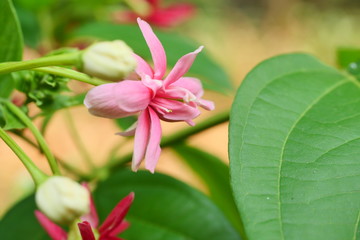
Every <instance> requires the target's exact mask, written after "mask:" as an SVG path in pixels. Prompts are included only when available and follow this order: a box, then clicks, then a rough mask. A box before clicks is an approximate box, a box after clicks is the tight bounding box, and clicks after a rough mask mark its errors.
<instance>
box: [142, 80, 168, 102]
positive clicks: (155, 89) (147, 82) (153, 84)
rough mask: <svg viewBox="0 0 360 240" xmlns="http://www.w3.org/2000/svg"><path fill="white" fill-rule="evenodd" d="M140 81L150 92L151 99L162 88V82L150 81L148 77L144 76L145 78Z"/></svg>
mask: <svg viewBox="0 0 360 240" xmlns="http://www.w3.org/2000/svg"><path fill="white" fill-rule="evenodd" d="M141 81H142V83H143V84H144V85H145V86H147V87H148V88H150V89H151V90H152V95H151V97H152V98H153V97H154V96H155V95H156V93H157V92H158V90H159V89H161V87H162V86H163V81H162V80H156V79H152V78H150V76H148V75H145V77H143V79H142V80H141Z"/></svg>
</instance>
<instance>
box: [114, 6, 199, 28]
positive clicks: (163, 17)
mask: <svg viewBox="0 0 360 240" xmlns="http://www.w3.org/2000/svg"><path fill="white" fill-rule="evenodd" d="M143 1H144V2H145V3H147V5H148V7H149V10H148V11H147V13H146V14H145V15H140V14H138V13H136V12H134V11H118V12H116V13H115V14H114V20H115V21H116V22H118V23H129V22H136V19H137V18H138V17H141V18H142V19H143V20H145V21H147V22H149V23H151V24H153V25H156V26H158V27H172V26H175V25H178V24H180V23H181V22H183V21H185V20H187V19H189V18H191V17H192V16H193V15H194V14H195V7H194V5H192V4H188V3H176V4H172V5H170V6H168V7H162V6H161V1H160V0H143Z"/></svg>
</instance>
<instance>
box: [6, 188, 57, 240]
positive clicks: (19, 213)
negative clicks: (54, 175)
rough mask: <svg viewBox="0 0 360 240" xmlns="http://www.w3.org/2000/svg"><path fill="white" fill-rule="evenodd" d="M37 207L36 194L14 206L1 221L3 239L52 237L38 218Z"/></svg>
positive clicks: (44, 238)
mask: <svg viewBox="0 0 360 240" xmlns="http://www.w3.org/2000/svg"><path fill="white" fill-rule="evenodd" d="M35 209H36V205H35V201H34V195H31V196H30V197H27V198H26V199H24V200H22V201H21V202H19V203H17V204H16V205H15V206H14V207H12V208H11V209H10V210H9V211H8V212H7V213H6V214H5V215H4V217H3V218H2V219H1V221H0V233H1V240H17V239H31V240H48V239H50V238H49V237H48V236H47V234H46V233H45V231H44V230H43V229H42V227H41V226H40V224H39V223H38V221H37V220H36V218H35V215H34V211H35ZM29 236H31V237H29Z"/></svg>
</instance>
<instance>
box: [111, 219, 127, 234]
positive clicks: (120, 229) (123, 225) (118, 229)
mask: <svg viewBox="0 0 360 240" xmlns="http://www.w3.org/2000/svg"><path fill="white" fill-rule="evenodd" d="M129 226H130V223H128V222H127V221H125V220H124V221H122V222H121V224H119V225H118V226H116V227H115V228H114V229H113V230H112V231H111V232H109V236H116V235H118V234H119V233H122V232H123V231H125V230H126V229H128V228H129Z"/></svg>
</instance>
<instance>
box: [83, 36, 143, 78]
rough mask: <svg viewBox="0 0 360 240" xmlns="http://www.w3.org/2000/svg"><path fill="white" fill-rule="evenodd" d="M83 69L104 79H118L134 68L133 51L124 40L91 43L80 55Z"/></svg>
mask: <svg viewBox="0 0 360 240" xmlns="http://www.w3.org/2000/svg"><path fill="white" fill-rule="evenodd" d="M82 59H83V71H84V72H85V73H86V74H89V75H92V76H94V77H98V78H102V79H105V80H111V81H119V80H122V79H123V78H124V77H126V76H127V75H128V74H129V73H131V72H132V71H134V70H135V68H136V59H135V57H134V56H133V51H132V50H131V48H130V47H129V46H128V45H126V43H125V42H123V41H120V40H116V41H112V42H99V43H95V44H93V45H91V46H90V47H89V48H88V49H86V50H85V52H84V53H83V56H82Z"/></svg>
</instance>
